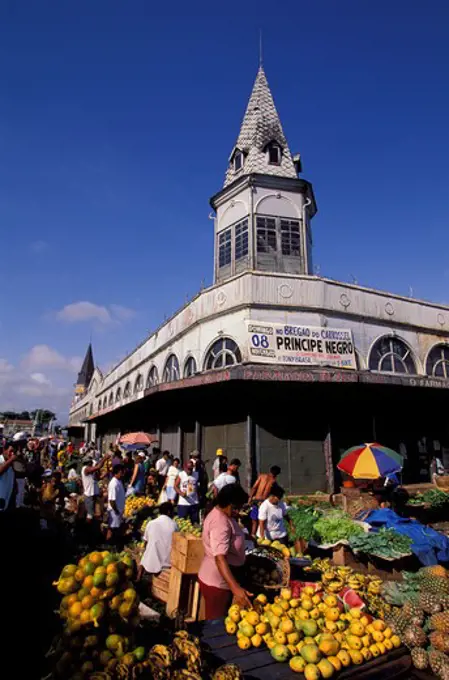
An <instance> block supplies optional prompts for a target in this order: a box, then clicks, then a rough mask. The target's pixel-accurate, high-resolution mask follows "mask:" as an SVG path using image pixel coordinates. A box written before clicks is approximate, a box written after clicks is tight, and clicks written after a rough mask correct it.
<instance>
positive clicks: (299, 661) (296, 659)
mask: <svg viewBox="0 0 449 680" xmlns="http://www.w3.org/2000/svg"><path fill="white" fill-rule="evenodd" d="M288 665H289V666H290V669H291V670H292V671H293V672H294V673H303V671H304V668H305V667H306V662H305V661H304V659H303V658H302V656H293V657H292V658H291V659H290V661H289V662H288Z"/></svg>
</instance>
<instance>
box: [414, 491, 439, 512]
mask: <svg viewBox="0 0 449 680" xmlns="http://www.w3.org/2000/svg"><path fill="white" fill-rule="evenodd" d="M448 503H449V494H448V493H446V491H442V490H441V489H427V491H423V492H421V491H418V493H417V494H416V496H414V497H413V498H410V499H409V501H408V505H428V506H429V507H430V509H431V510H442V509H445V508H446V507H447V505H448Z"/></svg>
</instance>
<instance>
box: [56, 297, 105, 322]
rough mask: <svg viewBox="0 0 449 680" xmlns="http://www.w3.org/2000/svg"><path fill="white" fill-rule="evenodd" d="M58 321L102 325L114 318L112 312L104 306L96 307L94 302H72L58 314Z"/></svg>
mask: <svg viewBox="0 0 449 680" xmlns="http://www.w3.org/2000/svg"><path fill="white" fill-rule="evenodd" d="M56 316H57V317H58V319H60V320H61V321H67V322H69V323H76V322H77V321H100V323H110V322H111V321H112V317H111V314H110V312H109V311H108V309H107V308H106V307H104V306H103V305H96V304H94V303H93V302H87V301H84V302H72V304H70V305H66V306H65V307H63V308H62V309H60V310H59V312H57V315H56Z"/></svg>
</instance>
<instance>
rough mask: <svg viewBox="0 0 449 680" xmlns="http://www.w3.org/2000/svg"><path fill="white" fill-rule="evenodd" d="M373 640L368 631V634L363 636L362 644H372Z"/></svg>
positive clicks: (365, 645) (367, 645)
mask: <svg viewBox="0 0 449 680" xmlns="http://www.w3.org/2000/svg"><path fill="white" fill-rule="evenodd" d="M372 642H373V640H372V638H371V635H370V634H369V633H367V634H366V635H364V636H363V637H362V645H363V646H364V647H369V646H370V645H371V644H372Z"/></svg>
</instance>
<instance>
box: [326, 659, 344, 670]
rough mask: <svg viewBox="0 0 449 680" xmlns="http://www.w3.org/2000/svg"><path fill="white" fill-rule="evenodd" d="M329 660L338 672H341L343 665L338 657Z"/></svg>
mask: <svg viewBox="0 0 449 680" xmlns="http://www.w3.org/2000/svg"><path fill="white" fill-rule="evenodd" d="M327 660H328V661H329V663H331V664H332V665H333V667H334V669H335V670H336V671H341V667H342V663H341V661H340V659H339V658H338V656H328V657H327Z"/></svg>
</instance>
